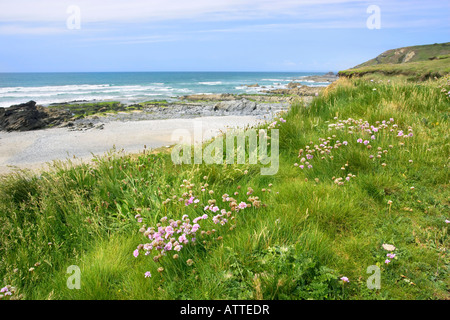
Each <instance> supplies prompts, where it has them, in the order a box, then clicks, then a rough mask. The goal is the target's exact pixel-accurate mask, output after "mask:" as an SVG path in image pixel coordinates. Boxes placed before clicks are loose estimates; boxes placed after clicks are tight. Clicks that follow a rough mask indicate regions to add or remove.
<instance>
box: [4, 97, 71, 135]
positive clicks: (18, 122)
mask: <svg viewBox="0 0 450 320" xmlns="http://www.w3.org/2000/svg"><path fill="white" fill-rule="evenodd" d="M70 117H71V115H70V114H69V113H67V112H64V111H61V110H51V109H49V108H44V107H41V106H37V105H36V102H34V101H28V102H26V103H22V104H18V105H13V106H11V107H9V108H0V130H1V131H29V130H37V129H42V128H45V127H51V126H56V125H59V124H61V123H63V122H64V121H66V120H67V119H69V118H70Z"/></svg>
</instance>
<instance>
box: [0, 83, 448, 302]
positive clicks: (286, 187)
mask: <svg viewBox="0 0 450 320" xmlns="http://www.w3.org/2000/svg"><path fill="white" fill-rule="evenodd" d="M392 80H394V79H392ZM449 90H450V79H449V78H441V79H440V80H438V81H426V82H421V83H409V82H404V81H398V82H397V81H389V82H388V79H387V78H385V79H381V78H380V79H378V80H376V81H370V80H368V79H364V78H363V79H359V78H356V79H345V78H344V79H340V80H339V81H338V82H336V83H335V84H333V85H332V86H331V87H329V88H328V89H327V90H326V91H325V92H324V93H323V94H321V95H320V96H319V97H318V98H316V99H315V100H314V101H313V102H312V104H311V105H310V106H309V107H307V108H305V107H304V106H303V105H301V104H296V105H294V106H293V107H292V109H291V110H290V111H289V113H288V114H285V115H283V118H285V119H286V120H287V121H286V123H282V122H280V121H278V124H277V128H278V129H279V130H280V168H279V171H278V173H277V174H276V175H274V176H261V175H260V166H259V165H249V164H247V165H226V166H225V165H217V164H215V165H206V164H205V165H182V166H179V165H174V164H173V163H172V161H171V158H170V154H168V153H164V152H161V153H158V154H150V153H149V152H147V153H141V154H138V155H123V154H120V153H116V152H112V153H111V154H109V155H106V156H104V157H100V158H98V159H97V160H96V161H95V163H94V164H85V165H82V166H77V167H73V166H71V165H70V163H69V164H67V163H66V164H63V163H59V164H55V168H53V170H51V171H48V172H45V173H43V174H42V175H40V176H32V175H27V174H23V173H18V174H15V175H9V176H5V177H2V179H1V183H0V199H1V200H0V257H1V258H0V281H1V282H2V284H3V285H12V286H13V287H15V288H16V292H15V293H14V294H13V297H19V296H20V297H21V298H24V299H449V298H450V296H449V294H448V292H449V289H450V280H449V277H448V274H449V266H450V259H449V256H448V248H449V245H450V243H449V238H448V223H446V222H445V220H446V219H450V216H449V214H448V213H449V196H450V193H449V190H448V183H449V170H448V160H449V143H448V142H449V130H448V129H449V123H448V121H449V110H450V108H449V106H450V98H449V95H448V91H449ZM391 118H392V119H391ZM383 121H384V122H383ZM366 125H367V126H366ZM361 126H363V127H361ZM371 126H374V128H377V132H375V130H374V129H373V128H371ZM367 129H370V130H371V131H372V132H371V133H369V132H367ZM364 130H366V131H364ZM400 131H402V133H403V135H401V134H399V133H400ZM372 135H374V136H375V139H371V136H372ZM409 135H411V136H409ZM405 136H408V137H405ZM360 138H361V139H362V140H363V141H365V140H367V141H368V143H367V145H365V143H358V139H360ZM344 141H347V145H345V144H344ZM327 146H332V148H331V149H328V148H327ZM300 149H302V150H303V153H302V154H301V155H300V157H299V150H300ZM313 149H314V151H311V153H310V154H311V155H313V158H312V159H310V160H305V161H308V162H309V163H310V165H312V168H311V169H307V168H305V169H300V165H305V166H307V164H306V163H303V162H302V158H303V157H305V154H306V153H308V150H313ZM327 150H329V151H330V153H328V151H327ZM322 151H323V153H322ZM371 156H373V157H371ZM322 157H323V158H322ZM347 177H348V181H347V180H346V178H347ZM249 188H251V189H249ZM203 189H204V191H203ZM247 192H249V193H251V194H250V195H247ZM228 195H229V196H228ZM191 196H193V197H194V198H195V199H198V200H199V202H198V203H197V204H195V203H192V204H188V205H186V204H185V203H186V201H187V200H189V199H190V197H191ZM227 197H233V198H234V199H235V200H236V202H237V203H238V204H239V203H241V202H245V203H247V204H251V207H247V208H245V209H242V210H240V211H239V212H236V211H235V210H232V209H231V208H233V207H234V204H233V203H232V202H233V201H232V200H230V199H229V200H227V199H226V198H227ZM255 197H258V198H255ZM167 199H171V200H170V201H168V200H167ZM180 199H181V201H180ZM224 200H225V201H224ZM211 204H213V205H214V204H215V205H217V206H218V207H219V209H225V212H226V213H225V216H223V217H222V218H220V220H222V219H224V218H226V219H227V222H226V223H224V225H221V224H220V223H218V224H215V223H214V222H213V221H212V217H213V216H214V215H217V214H219V213H220V211H219V212H216V213H212V212H211V211H205V210H204V207H205V206H207V205H211ZM205 212H207V214H208V219H207V220H199V221H197V222H198V224H199V225H200V229H199V231H197V235H196V238H197V239H196V242H194V243H193V242H190V243H189V244H186V245H184V247H183V248H182V250H181V251H180V252H174V251H170V252H168V253H167V255H166V256H162V257H158V253H157V251H156V250H153V251H152V252H151V253H150V254H149V255H148V256H145V255H144V254H143V251H142V250H141V251H140V255H139V256H138V257H137V258H135V257H134V256H133V251H134V250H136V248H137V246H138V245H139V244H145V243H147V242H148V239H146V238H145V237H144V235H143V234H142V233H141V232H139V229H140V228H144V230H142V231H145V229H146V228H149V227H156V230H157V227H158V223H160V224H161V225H160V226H162V227H164V226H166V225H167V223H168V221H164V219H163V221H161V219H162V218H163V217H167V219H168V220H170V219H173V220H175V221H176V220H181V219H182V217H183V216H184V215H188V217H189V218H190V220H191V224H193V222H192V220H193V219H194V218H196V217H198V216H201V215H203V214H204V213H205ZM139 219H143V220H142V221H140V220H139ZM143 225H145V227H144V226H143ZM383 244H391V245H394V246H395V247H396V249H395V250H394V251H393V253H394V254H396V256H395V258H392V259H391V262H390V263H388V264H386V263H385V260H386V259H387V256H386V255H387V254H388V253H389V251H386V250H385V249H383V246H382V245H383ZM174 254H177V256H175V257H174ZM155 256H156V258H155ZM70 265H77V266H79V267H80V269H81V289H80V290H69V289H68V288H67V285H66V281H67V278H68V276H69V275H68V274H66V272H67V268H68V267H69V266H70ZM371 265H377V266H379V268H380V269H381V289H380V290H369V289H368V288H367V286H366V281H367V279H368V277H369V276H370V275H369V274H367V268H368V267H369V266H371ZM160 268H163V269H160ZM147 271H149V272H150V273H151V274H152V276H151V277H148V278H146V277H145V276H144V274H145V272H147ZM343 276H345V277H348V278H349V280H350V282H348V283H345V284H344V283H343V282H342V281H341V280H340V278H341V277H343ZM3 298H5V297H3ZM6 298H8V297H6Z"/></svg>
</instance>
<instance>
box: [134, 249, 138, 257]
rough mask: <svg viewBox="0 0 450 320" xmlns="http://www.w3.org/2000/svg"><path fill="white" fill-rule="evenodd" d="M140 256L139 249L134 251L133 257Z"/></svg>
mask: <svg viewBox="0 0 450 320" xmlns="http://www.w3.org/2000/svg"><path fill="white" fill-rule="evenodd" d="M138 255H139V250H138V249H136V250H134V251H133V256H134V257H135V258H137V257H138Z"/></svg>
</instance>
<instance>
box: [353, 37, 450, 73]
mask: <svg viewBox="0 0 450 320" xmlns="http://www.w3.org/2000/svg"><path fill="white" fill-rule="evenodd" d="M448 54H450V42H446V43H435V44H429V45H422V46H412V47H403V48H398V49H392V50H388V51H386V52H383V53H382V54H380V55H379V56H377V57H376V58H374V59H371V60H369V61H366V62H364V63H362V64H360V65H357V66H356V67H355V68H361V67H370V66H374V65H378V64H400V63H408V62H417V61H427V60H430V59H434V58H437V57H439V56H443V55H448Z"/></svg>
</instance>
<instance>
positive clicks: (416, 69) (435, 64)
mask: <svg viewBox="0 0 450 320" xmlns="http://www.w3.org/2000/svg"><path fill="white" fill-rule="evenodd" d="M377 74H378V75H382V76H403V77H405V78H407V79H408V80H426V79H432V78H435V77H436V78H440V77H443V76H445V75H447V74H450V54H449V55H445V56H440V57H439V58H437V59H434V60H424V61H417V62H408V63H402V64H377V65H372V66H365V67H364V66H363V67H355V68H352V69H347V70H343V71H340V72H339V76H341V77H362V76H366V75H377Z"/></svg>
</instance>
